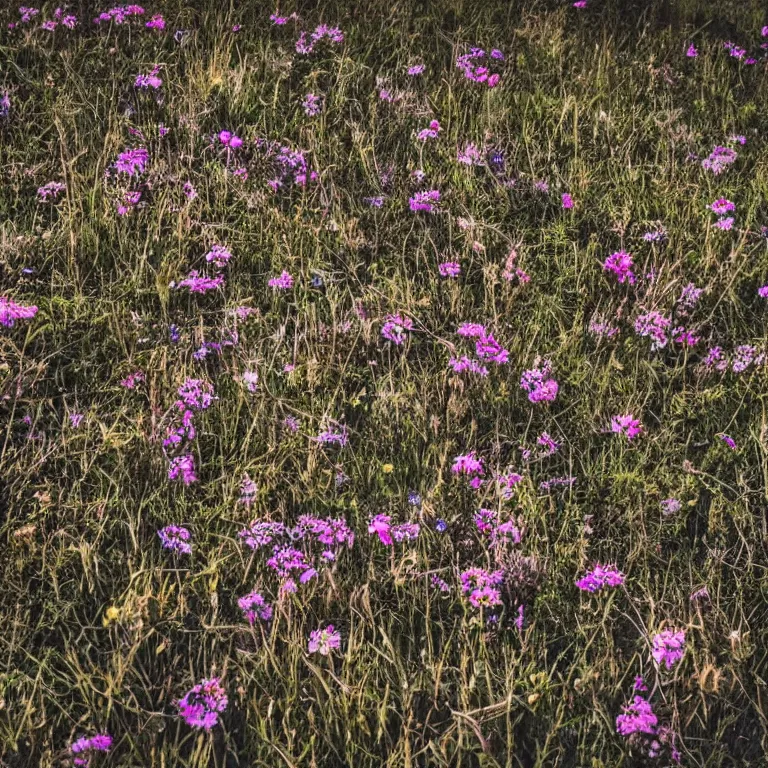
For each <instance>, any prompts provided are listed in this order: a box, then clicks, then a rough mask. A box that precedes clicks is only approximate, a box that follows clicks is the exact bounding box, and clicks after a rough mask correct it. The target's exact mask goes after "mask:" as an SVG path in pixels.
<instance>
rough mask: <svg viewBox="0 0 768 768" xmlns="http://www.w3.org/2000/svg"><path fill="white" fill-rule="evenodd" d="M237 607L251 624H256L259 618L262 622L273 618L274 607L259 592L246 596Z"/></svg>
mask: <svg viewBox="0 0 768 768" xmlns="http://www.w3.org/2000/svg"><path fill="white" fill-rule="evenodd" d="M237 605H238V607H239V608H240V610H241V611H242V612H243V616H244V617H245V618H246V620H247V621H248V623H249V624H254V623H255V622H256V619H257V618H259V619H261V620H262V621H269V620H270V619H271V618H272V606H271V605H270V604H269V603H268V602H267V601H266V600H265V599H264V597H263V596H262V595H260V594H259V593H258V592H249V593H248V594H247V595H244V596H243V597H241V598H240V599H239V600H238V601H237Z"/></svg>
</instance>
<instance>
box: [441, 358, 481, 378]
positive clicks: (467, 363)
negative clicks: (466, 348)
mask: <svg viewBox="0 0 768 768" xmlns="http://www.w3.org/2000/svg"><path fill="white" fill-rule="evenodd" d="M448 365H450V366H451V368H453V370H454V371H455V372H456V373H463V372H464V371H469V372H470V373H477V374H479V375H480V376H483V377H485V376H487V375H488V369H487V368H486V367H485V366H484V365H480V363H478V362H477V361H476V360H470V359H469V358H468V357H467V356H466V355H464V356H463V357H461V358H460V359H458V360H457V359H456V358H455V357H452V358H451V359H450V360H449V361H448Z"/></svg>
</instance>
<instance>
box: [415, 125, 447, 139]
mask: <svg viewBox="0 0 768 768" xmlns="http://www.w3.org/2000/svg"><path fill="white" fill-rule="evenodd" d="M441 130H442V129H441V128H440V123H439V122H438V121H437V120H431V121H430V123H429V128H423V129H422V130H420V131H419V132H418V133H417V134H416V138H417V139H418V140H419V141H426V140H427V139H436V138H437V134H438V133H440V131H441Z"/></svg>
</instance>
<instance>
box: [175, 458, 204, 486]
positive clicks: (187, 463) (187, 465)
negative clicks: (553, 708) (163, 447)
mask: <svg viewBox="0 0 768 768" xmlns="http://www.w3.org/2000/svg"><path fill="white" fill-rule="evenodd" d="M179 478H181V481H182V482H183V483H184V485H192V483H196V482H197V475H195V459H194V457H193V456H192V454H191V453H187V454H185V455H184V456H177V457H176V458H175V459H171V463H170V465H169V466H168V479H169V480H178V479H179Z"/></svg>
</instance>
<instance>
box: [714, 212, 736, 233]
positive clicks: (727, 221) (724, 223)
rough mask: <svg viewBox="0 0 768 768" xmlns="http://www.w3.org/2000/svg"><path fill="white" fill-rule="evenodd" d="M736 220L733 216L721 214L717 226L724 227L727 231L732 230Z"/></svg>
mask: <svg viewBox="0 0 768 768" xmlns="http://www.w3.org/2000/svg"><path fill="white" fill-rule="evenodd" d="M735 221H736V219H734V218H733V216H721V217H720V218H719V219H718V220H717V221H716V222H715V226H716V227H717V228H718V229H722V230H724V231H725V232H728V231H730V230H731V229H733V224H734V222H735Z"/></svg>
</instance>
